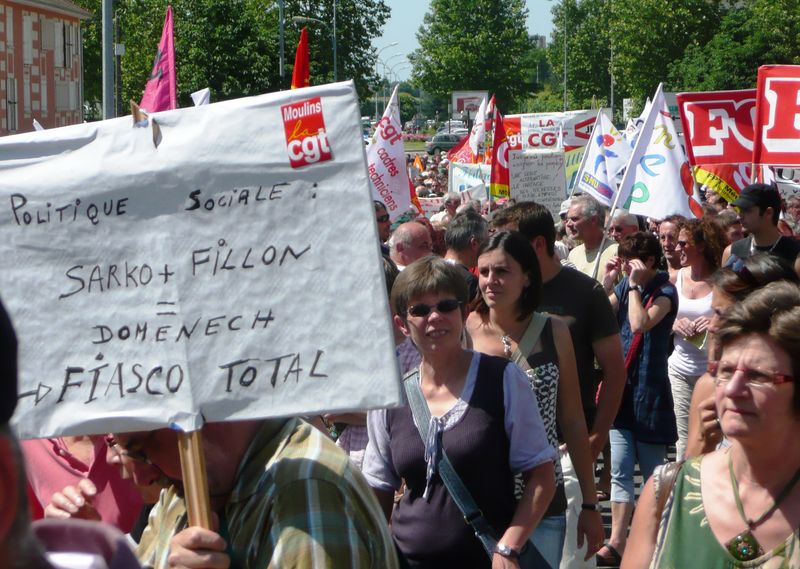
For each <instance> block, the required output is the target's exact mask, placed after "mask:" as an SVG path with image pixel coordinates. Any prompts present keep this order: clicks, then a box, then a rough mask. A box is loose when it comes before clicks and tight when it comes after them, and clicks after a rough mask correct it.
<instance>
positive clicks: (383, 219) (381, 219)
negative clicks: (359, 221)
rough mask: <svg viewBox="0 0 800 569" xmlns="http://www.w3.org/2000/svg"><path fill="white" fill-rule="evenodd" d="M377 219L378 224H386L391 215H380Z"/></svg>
mask: <svg viewBox="0 0 800 569" xmlns="http://www.w3.org/2000/svg"><path fill="white" fill-rule="evenodd" d="M375 219H377V220H378V223H386V222H387V221H389V214H388V213H384V214H383V215H379V216H378V217H376V218H375Z"/></svg>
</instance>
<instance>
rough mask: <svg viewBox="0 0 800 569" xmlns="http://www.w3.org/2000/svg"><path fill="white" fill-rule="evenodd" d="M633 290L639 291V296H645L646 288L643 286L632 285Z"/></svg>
mask: <svg viewBox="0 0 800 569" xmlns="http://www.w3.org/2000/svg"><path fill="white" fill-rule="evenodd" d="M631 290H638V291H639V294H644V287H643V286H642V285H638V284H637V285H631Z"/></svg>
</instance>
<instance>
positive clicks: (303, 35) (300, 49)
mask: <svg viewBox="0 0 800 569" xmlns="http://www.w3.org/2000/svg"><path fill="white" fill-rule="evenodd" d="M310 84H311V83H310V76H309V69H308V32H307V31H306V29H305V28H303V29H302V30H301V31H300V42H299V43H298V44H297V52H296V53H295V55H294V70H293V71H292V89H301V88H303V87H308V86H309V85H310Z"/></svg>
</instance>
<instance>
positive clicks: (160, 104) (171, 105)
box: [139, 6, 178, 113]
mask: <svg viewBox="0 0 800 569" xmlns="http://www.w3.org/2000/svg"><path fill="white" fill-rule="evenodd" d="M139 108H141V109H143V110H145V111H148V112H151V113H155V112H158V111H168V110H170V109H177V108H178V88H177V82H176V80H175V42H174V38H173V33H172V6H167V16H166V18H165V19H164V29H163V30H162V31H161V41H160V42H158V52H156V57H155V60H154V61H153V70H152V71H151V72H150V77H149V78H148V80H147V85H145V88H144V96H143V97H142V101H141V102H140V103H139Z"/></svg>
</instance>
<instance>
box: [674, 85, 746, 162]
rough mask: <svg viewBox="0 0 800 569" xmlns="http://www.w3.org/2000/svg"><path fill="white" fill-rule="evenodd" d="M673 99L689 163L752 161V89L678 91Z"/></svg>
mask: <svg viewBox="0 0 800 569" xmlns="http://www.w3.org/2000/svg"><path fill="white" fill-rule="evenodd" d="M676 98H677V101H678V108H679V109H680V115H681V123H682V124H683V132H684V136H685V138H684V141H685V144H686V155H687V157H688V158H689V163H690V164H692V165H693V166H695V165H697V164H740V163H749V162H750V161H751V160H752V156H753V122H754V119H755V112H756V90H755V89H746V90H742V91H708V92H703V93H678V95H677V97H676Z"/></svg>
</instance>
